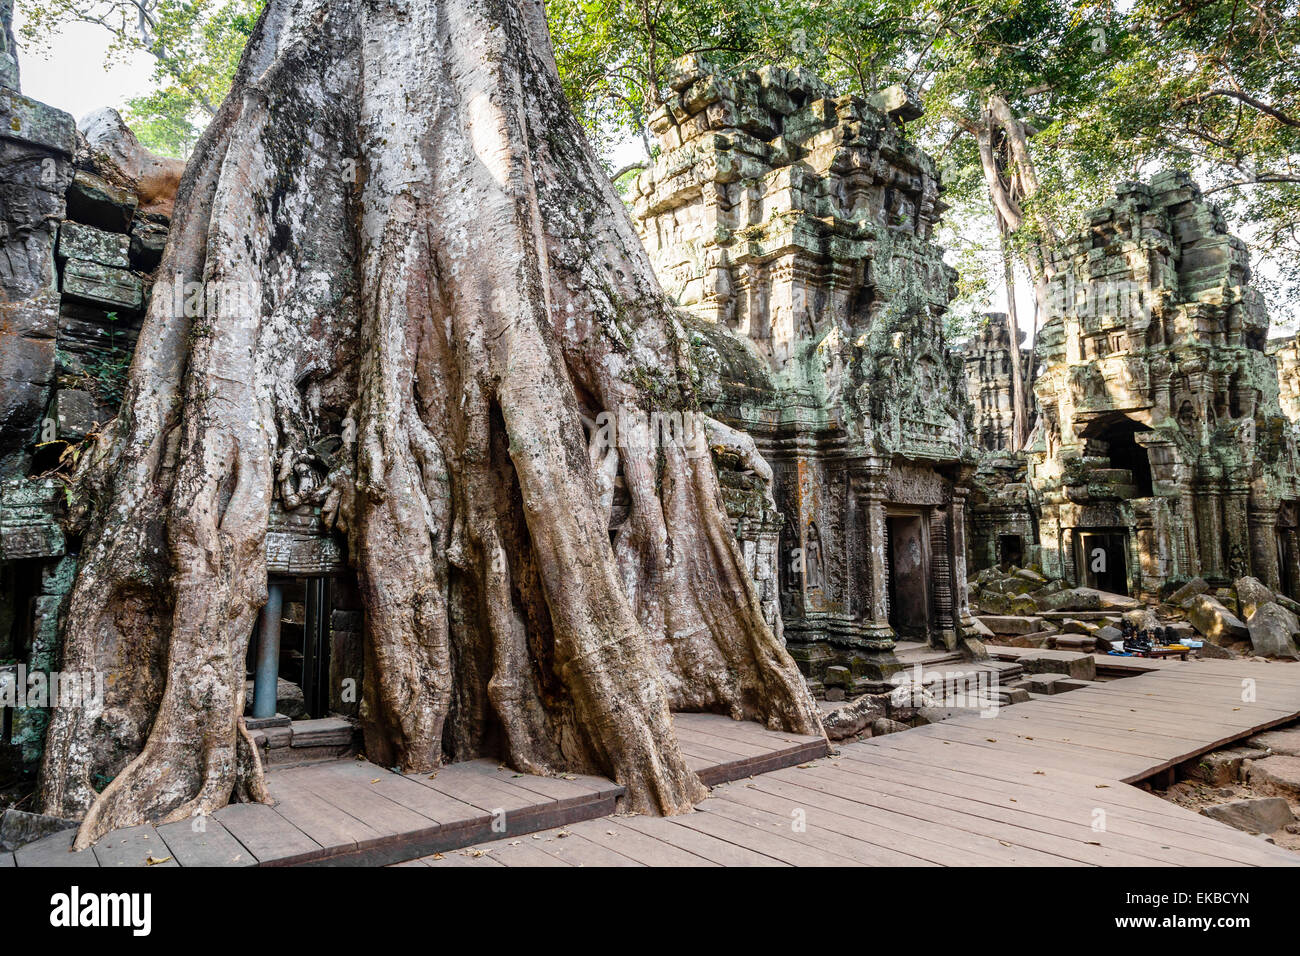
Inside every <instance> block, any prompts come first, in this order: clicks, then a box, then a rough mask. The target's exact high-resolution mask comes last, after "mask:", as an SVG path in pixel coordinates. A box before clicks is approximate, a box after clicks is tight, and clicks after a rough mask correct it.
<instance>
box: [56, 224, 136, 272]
mask: <svg viewBox="0 0 1300 956" xmlns="http://www.w3.org/2000/svg"><path fill="white" fill-rule="evenodd" d="M130 251H131V237H130V236H127V235H124V234H122V233H120V232H105V231H104V230H103V229H96V228H95V227H94V226H87V225H84V224H83V223H79V222H65V223H64V224H63V225H62V226H60V227H59V257H60V258H63V259H83V260H85V261H87V262H97V263H99V264H100V265H103V266H110V267H112V268H115V269H129V268H130V266H131V260H130Z"/></svg>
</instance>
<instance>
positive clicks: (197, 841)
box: [0, 714, 828, 867]
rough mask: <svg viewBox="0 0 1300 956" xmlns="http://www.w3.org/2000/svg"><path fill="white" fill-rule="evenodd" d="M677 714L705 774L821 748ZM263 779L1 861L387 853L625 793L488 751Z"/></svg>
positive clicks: (548, 822)
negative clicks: (194, 806) (200, 804)
mask: <svg viewBox="0 0 1300 956" xmlns="http://www.w3.org/2000/svg"><path fill="white" fill-rule="evenodd" d="M674 724H675V727H676V730H677V737H678V740H679V741H680V743H681V747H682V749H683V751H684V753H685V755H686V759H687V762H688V763H689V764H690V765H691V767H692V769H694V770H695V771H696V772H697V773H698V774H699V775H700V778H701V779H702V780H703V781H704V782H705V783H708V784H717V783H723V782H725V781H728V780H735V779H740V778H744V777H749V776H751V775H753V774H759V773H765V772H767V771H771V770H777V769H780V768H784V767H791V766H795V765H797V764H800V763H804V762H806V761H808V760H811V759H815V758H817V757H820V756H822V755H824V754H825V753H826V752H827V749H828V748H827V745H826V741H825V740H824V739H822V738H819V737H804V736H799V735H795V734H782V733H774V732H772V731H768V730H766V729H764V728H762V727H760V726H758V725H757V724H750V723H741V722H737V721H733V720H729V719H728V718H726V717H719V716H715V715H711V714H676V715H674ZM267 785H268V788H269V789H270V791H271V795H272V797H274V798H275V800H276V804H275V806H274V807H271V806H265V805H262V804H247V803H245V804H234V805H231V806H228V807H225V808H224V809H222V810H219V811H217V813H215V814H214V815H213V816H212V817H211V818H209V819H206V820H203V821H201V823H202V826H201V828H200V829H197V830H196V828H195V823H194V822H192V821H184V822H181V823H171V824H167V825H165V826H162V827H152V826H140V827H131V828H128V829H123V830H116V831H114V832H112V833H110V834H108V835H107V836H106V837H104V839H103V840H101V841H100V842H99V843H98V844H96V845H95V846H94V847H93V848H92V849H90V850H85V851H82V852H80V853H69V852H68V848H69V844H70V843H71V839H72V831H65V832H63V833H57V834H54V835H53V836H50V837H46V838H45V839H44V840H40V841H37V842H36V843H32V844H30V845H28V846H26V847H23V848H22V849H20V850H18V851H17V853H16V854H14V853H7V852H6V853H0V867H5V866H14V865H17V866H88V867H95V866H147V865H160V866H292V865H310V864H315V865H323V864H341V865H377V864H385V863H394V862H397V861H402V860H410V859H412V858H415V857H418V856H422V855H425V854H429V853H435V852H438V851H444V850H450V849H453V848H455V847H463V846H466V845H468V844H471V843H475V842H477V841H481V840H486V839H491V838H493V837H495V836H499V835H503V834H504V835H507V836H518V835H523V834H528V833H532V832H535V831H537V830H541V829H546V828H548V827H555V826H561V825H568V824H573V823H576V822H579V821H582V820H589V819H592V818H598V817H605V816H608V815H610V814H612V813H613V812H614V810H615V801H616V800H617V798H618V797H619V796H621V795H622V793H623V788H622V787H620V786H619V785H617V784H615V783H612V782H611V781H609V780H605V779H603V778H600V777H588V776H581V775H573V774H569V775H566V776H564V777H539V776H534V775H532V774H520V773H514V772H513V771H510V770H508V769H506V768H503V767H500V766H498V765H497V764H496V763H495V762H494V761H488V760H471V761H466V762H464V763H457V764H452V765H450V766H447V767H443V768H442V769H440V770H439V771H438V772H437V773H435V774H430V775H424V774H408V775H403V774H398V773H393V772H392V771H389V770H385V769H383V768H381V767H377V766H375V765H374V764H371V763H367V762H366V761H364V760H337V761H329V762H325V763H317V764H310V765H306V766H299V767H292V768H286V769H281V770H272V771H271V772H269V773H268V774H267ZM150 861H154V862H153V863H151V862H150Z"/></svg>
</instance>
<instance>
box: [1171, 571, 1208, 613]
mask: <svg viewBox="0 0 1300 956" xmlns="http://www.w3.org/2000/svg"><path fill="white" fill-rule="evenodd" d="M1209 589H1210V586H1209V585H1208V584H1206V583H1205V579H1204V578H1192V579H1191V580H1190V581H1188V582H1187V583H1186V584H1184V585H1183V586H1182V587H1180V588H1178V590H1176V591H1174V592H1173V593H1172V594H1170V595H1169V603H1170V604H1176V605H1178V606H1179V607H1183V606H1185V605H1186V603H1187V602H1188V601H1190V600H1191V599H1192V598H1194V597H1196V595H1198V594H1204V593H1205V592H1206V591H1208V590H1209Z"/></svg>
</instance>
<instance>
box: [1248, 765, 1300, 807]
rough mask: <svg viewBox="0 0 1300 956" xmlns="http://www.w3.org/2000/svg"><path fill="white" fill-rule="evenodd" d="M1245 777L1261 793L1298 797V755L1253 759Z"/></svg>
mask: <svg viewBox="0 0 1300 956" xmlns="http://www.w3.org/2000/svg"><path fill="white" fill-rule="evenodd" d="M1246 778H1247V780H1249V781H1250V785H1251V787H1253V788H1254V789H1256V790H1258V791H1260V792H1261V793H1275V794H1277V795H1279V796H1282V797H1286V798H1287V799H1288V800H1296V799H1298V798H1300V757H1286V756H1274V757H1265V758H1264V759H1262V760H1256V761H1253V762H1252V763H1251V765H1250V768H1249V769H1248V770H1247V771H1246Z"/></svg>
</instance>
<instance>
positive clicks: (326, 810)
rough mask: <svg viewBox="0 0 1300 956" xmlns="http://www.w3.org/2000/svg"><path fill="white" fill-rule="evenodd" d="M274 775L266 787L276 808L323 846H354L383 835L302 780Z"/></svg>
mask: <svg viewBox="0 0 1300 956" xmlns="http://www.w3.org/2000/svg"><path fill="white" fill-rule="evenodd" d="M287 776H288V775H287V774H275V775H274V776H272V777H271V778H270V780H269V781H268V789H269V790H270V793H271V796H272V797H274V798H275V801H276V802H275V810H276V812H277V813H278V814H280V816H282V817H284V818H285V819H286V820H288V821H289V822H290V823H292V824H293V825H294V826H295V827H297V828H298V829H299V830H301V831H302V832H303V833H305V834H307V836H309V837H311V838H312V839H313V840H315V841H316V842H317V843H319V844H320V845H321V846H322V847H324V848H327V849H330V850H334V849H338V848H342V847H355V846H356V845H357V844H358V843H360V842H362V841H369V840H373V839H375V838H377V837H380V836H383V834H382V833H380V832H379V831H378V830H375V829H374V828H373V827H371V826H368V825H367V824H365V823H364V822H362V821H361V820H359V819H357V818H356V817H355V816H353V815H352V814H350V813H348V812H346V811H344V810H341V809H339V808H338V807H336V806H334V804H332V803H330V802H329V801H327V800H325V799H324V798H323V797H321V796H318V795H317V794H316V793H314V792H312V791H311V790H310V789H308V788H307V787H306V786H305V785H304V784H303V782H302V781H300V780H298V779H296V778H294V779H286V777H287Z"/></svg>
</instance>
